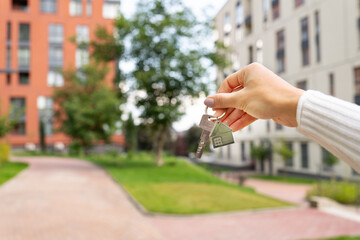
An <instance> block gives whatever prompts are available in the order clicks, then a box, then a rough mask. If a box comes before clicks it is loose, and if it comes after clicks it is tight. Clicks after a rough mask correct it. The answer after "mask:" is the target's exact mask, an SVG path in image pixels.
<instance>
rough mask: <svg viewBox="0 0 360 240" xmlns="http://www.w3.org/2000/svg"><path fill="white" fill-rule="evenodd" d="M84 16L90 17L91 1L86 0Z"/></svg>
mask: <svg viewBox="0 0 360 240" xmlns="http://www.w3.org/2000/svg"><path fill="white" fill-rule="evenodd" d="M86 15H88V16H91V15H92V1H91V0H87V2H86Z"/></svg>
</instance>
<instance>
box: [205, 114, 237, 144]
mask: <svg viewBox="0 0 360 240" xmlns="http://www.w3.org/2000/svg"><path fill="white" fill-rule="evenodd" d="M209 138H210V141H211V143H212V145H213V147H214V148H218V147H222V146H226V145H229V144H232V143H234V137H233V134H232V129H231V128H230V127H229V126H226V125H225V124H223V123H222V122H220V121H219V120H217V121H216V122H215V123H214V127H213V129H212V130H211V132H210V135H209Z"/></svg>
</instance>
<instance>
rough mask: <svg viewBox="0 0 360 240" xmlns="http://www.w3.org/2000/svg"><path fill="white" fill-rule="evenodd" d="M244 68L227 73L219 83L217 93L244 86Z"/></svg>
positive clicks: (231, 90)
mask: <svg viewBox="0 0 360 240" xmlns="http://www.w3.org/2000/svg"><path fill="white" fill-rule="evenodd" d="M243 76H244V70H240V71H237V72H236V73H233V74H231V75H229V76H228V77H227V78H226V79H225V80H224V81H223V82H222V84H221V86H220V88H219V90H218V93H231V92H233V90H234V89H235V88H238V87H239V88H243V87H244V77H243Z"/></svg>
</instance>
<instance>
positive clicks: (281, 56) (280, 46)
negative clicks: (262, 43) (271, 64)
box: [276, 30, 285, 73]
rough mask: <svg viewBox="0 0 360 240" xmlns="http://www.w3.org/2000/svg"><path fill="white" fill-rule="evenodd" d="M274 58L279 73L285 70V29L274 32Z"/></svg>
mask: <svg viewBox="0 0 360 240" xmlns="http://www.w3.org/2000/svg"><path fill="white" fill-rule="evenodd" d="M276 42H277V43H276V47H277V53H276V59H277V70H278V72H279V73H282V72H285V30H281V31H278V32H277V33H276Z"/></svg>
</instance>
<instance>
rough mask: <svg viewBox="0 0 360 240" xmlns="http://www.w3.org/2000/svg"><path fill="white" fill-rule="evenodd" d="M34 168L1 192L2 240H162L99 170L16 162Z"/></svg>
mask: <svg viewBox="0 0 360 240" xmlns="http://www.w3.org/2000/svg"><path fill="white" fill-rule="evenodd" d="M17 159H21V161H26V162H29V163H30V168H29V169H28V170H25V171H24V172H22V173H20V175H18V176H17V177H16V178H14V179H12V180H10V181H9V182H7V183H5V185H3V186H1V187H0V239H1V240H30V239H31V240H57V239H59V240H117V239H119V240H120V239H121V240H155V239H156V240H158V239H163V238H162V237H161V235H160V234H159V232H158V231H157V230H156V229H155V228H154V227H153V226H152V225H151V224H150V223H149V220H148V219H146V218H145V217H144V216H143V215H141V214H140V213H139V212H138V211H137V209H135V207H134V206H133V205H132V204H131V203H130V202H129V200H128V198H127V195H126V194H125V193H124V192H123V191H122V190H121V189H120V188H119V186H118V185H117V184H115V183H114V182H113V181H112V180H111V179H110V178H109V177H108V176H107V174H106V173H105V172H104V171H103V170H102V169H100V168H99V167H97V166H95V165H93V164H90V163H88V162H85V161H79V160H73V159H59V158H39V157H36V158H17Z"/></svg>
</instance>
